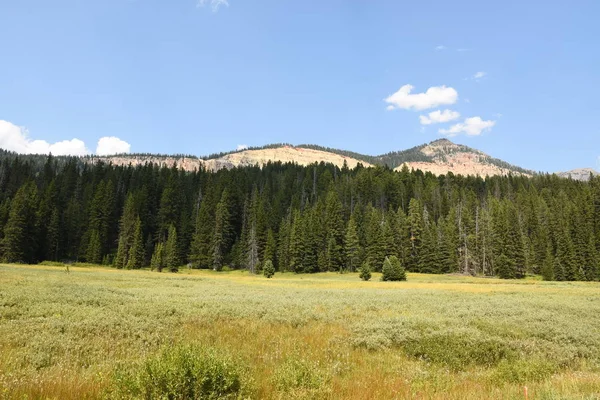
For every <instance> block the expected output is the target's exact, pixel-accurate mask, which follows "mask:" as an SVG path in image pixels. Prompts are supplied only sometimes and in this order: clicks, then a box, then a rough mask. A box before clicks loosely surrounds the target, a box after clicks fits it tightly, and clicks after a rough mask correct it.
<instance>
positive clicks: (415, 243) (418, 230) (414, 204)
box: [407, 198, 423, 271]
mask: <svg viewBox="0 0 600 400" xmlns="http://www.w3.org/2000/svg"><path fill="white" fill-rule="evenodd" d="M421 210H422V206H421V202H420V201H419V200H417V199H415V198H412V199H410V203H409V205H408V225H409V229H410V231H409V232H410V242H411V249H410V256H409V257H408V263H407V268H408V270H409V271H419V266H420V265H421V243H422V240H423V237H422V236H423V215H422V211H421Z"/></svg>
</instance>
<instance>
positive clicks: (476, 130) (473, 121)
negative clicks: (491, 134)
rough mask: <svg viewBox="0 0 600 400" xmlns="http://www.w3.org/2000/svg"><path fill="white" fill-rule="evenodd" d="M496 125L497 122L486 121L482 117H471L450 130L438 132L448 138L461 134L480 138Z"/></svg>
mask: <svg viewBox="0 0 600 400" xmlns="http://www.w3.org/2000/svg"><path fill="white" fill-rule="evenodd" d="M494 125H496V121H491V120H490V121H484V120H482V119H481V117H471V118H467V119H465V122H461V123H459V124H456V125H452V126H451V127H450V128H449V129H440V130H439V131H438V132H439V133H441V134H443V135H446V136H456V135H458V134H459V133H466V134H467V135H469V136H478V135H481V133H482V132H484V131H489V130H490V129H492V127H493V126H494Z"/></svg>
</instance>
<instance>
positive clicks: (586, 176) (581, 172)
mask: <svg viewBox="0 0 600 400" xmlns="http://www.w3.org/2000/svg"><path fill="white" fill-rule="evenodd" d="M556 175H558V176H560V177H561V178H571V179H575V180H576V181H589V180H590V175H595V176H598V175H600V173H599V172H598V171H596V170H595V169H593V168H578V169H573V170H571V171H566V172H557V173H556Z"/></svg>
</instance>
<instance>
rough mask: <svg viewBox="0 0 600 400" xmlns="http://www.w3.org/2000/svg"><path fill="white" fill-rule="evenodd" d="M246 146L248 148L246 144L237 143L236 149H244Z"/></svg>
mask: <svg viewBox="0 0 600 400" xmlns="http://www.w3.org/2000/svg"><path fill="white" fill-rule="evenodd" d="M247 148H248V145H247V144H238V145H237V150H238V151H242V150H246V149H247Z"/></svg>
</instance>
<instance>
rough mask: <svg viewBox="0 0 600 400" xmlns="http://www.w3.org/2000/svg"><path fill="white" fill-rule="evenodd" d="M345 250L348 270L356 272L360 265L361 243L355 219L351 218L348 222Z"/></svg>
mask: <svg viewBox="0 0 600 400" xmlns="http://www.w3.org/2000/svg"><path fill="white" fill-rule="evenodd" d="M344 250H345V255H346V268H347V269H348V270H349V271H351V272H354V271H355V269H356V268H357V267H358V266H359V265H360V243H359V240H358V232H357V228H356V221H355V220H354V217H350V221H348V227H347V228H346V236H345V241H344Z"/></svg>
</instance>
